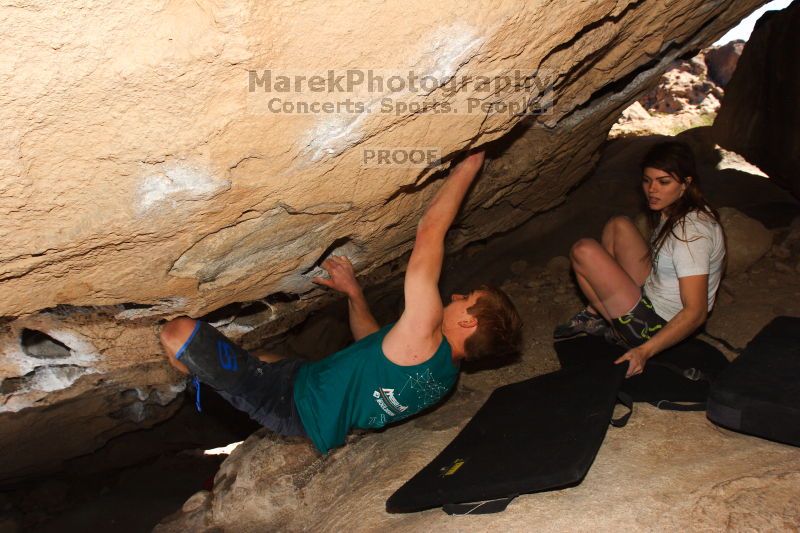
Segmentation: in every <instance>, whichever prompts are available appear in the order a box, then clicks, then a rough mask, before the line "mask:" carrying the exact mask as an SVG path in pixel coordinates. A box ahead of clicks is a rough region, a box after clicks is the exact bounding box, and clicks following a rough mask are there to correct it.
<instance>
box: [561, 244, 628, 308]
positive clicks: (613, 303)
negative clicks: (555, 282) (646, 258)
mask: <svg viewBox="0 0 800 533" xmlns="http://www.w3.org/2000/svg"><path fill="white" fill-rule="evenodd" d="M570 258H571V259H572V267H573V268H574V270H575V276H576V278H577V279H578V284H579V285H580V287H581V290H582V291H583V293H584V295H586V298H587V299H588V300H589V304H590V305H591V306H592V307H593V308H594V309H596V310H597V311H598V312H599V313H600V314H601V315H603V317H604V318H605V319H606V320H609V321H610V320H611V319H614V318H617V317H620V316H622V315H624V314H625V313H627V312H628V311H630V310H631V309H632V308H633V307H634V306H635V305H636V303H637V302H638V301H639V298H641V290H640V289H639V284H638V283H637V282H636V281H634V280H633V279H632V278H631V276H630V275H629V274H628V273H627V272H626V271H625V270H624V269H623V268H622V266H621V265H620V264H619V263H618V262H617V260H616V259H615V258H614V257H612V256H611V254H609V253H608V251H607V250H606V249H605V248H604V247H603V246H602V245H601V244H600V243H599V242H597V241H596V240H594V239H580V240H579V241H578V242H576V243H575V244H574V245H573V246H572V250H571V251H570Z"/></svg>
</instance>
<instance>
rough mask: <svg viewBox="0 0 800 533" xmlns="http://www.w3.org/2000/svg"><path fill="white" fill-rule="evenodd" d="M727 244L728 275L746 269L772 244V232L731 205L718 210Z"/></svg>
mask: <svg viewBox="0 0 800 533" xmlns="http://www.w3.org/2000/svg"><path fill="white" fill-rule="evenodd" d="M719 215H720V219H721V222H722V227H723V228H724V229H725V237H726V240H727V246H728V255H727V261H728V264H727V270H726V272H727V273H728V275H735V274H739V273H742V272H745V271H747V269H748V268H750V267H751V266H753V265H754V264H755V262H756V261H758V260H759V259H761V258H762V257H764V255H765V254H766V253H767V252H768V251H769V249H770V247H771V246H772V239H773V235H772V232H771V231H769V230H768V229H767V228H765V227H764V225H763V224H761V223H760V222H758V221H757V220H754V219H752V218H750V217H748V216H747V215H745V214H743V213H741V212H739V211H737V210H736V209H734V208H732V207H723V208H721V209H720V210H719Z"/></svg>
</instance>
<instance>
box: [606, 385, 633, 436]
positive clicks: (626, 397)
mask: <svg viewBox="0 0 800 533" xmlns="http://www.w3.org/2000/svg"><path fill="white" fill-rule="evenodd" d="M617 401H618V402H619V403H621V404H622V405H624V406H625V407H627V408H628V412H627V413H625V414H624V415H622V416H620V417H617V418H612V419H611V425H612V426H614V427H615V428H623V427H625V425H626V424H627V423H628V420H629V419H630V417H631V415H632V414H633V398H632V397H631V395H630V394H628V393H627V392H622V391H619V392H617Z"/></svg>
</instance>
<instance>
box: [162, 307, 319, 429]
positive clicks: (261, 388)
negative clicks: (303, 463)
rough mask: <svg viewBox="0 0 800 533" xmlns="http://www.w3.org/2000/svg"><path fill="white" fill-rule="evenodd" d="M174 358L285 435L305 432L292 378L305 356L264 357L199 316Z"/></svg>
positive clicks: (234, 404)
mask: <svg viewBox="0 0 800 533" xmlns="http://www.w3.org/2000/svg"><path fill="white" fill-rule="evenodd" d="M175 358H176V359H178V360H180V362H181V363H183V364H184V365H186V366H187V367H188V368H189V371H190V372H191V373H192V375H194V376H195V377H196V378H197V379H199V380H200V381H201V382H203V383H205V384H206V385H209V386H210V387H212V388H213V389H215V390H216V391H217V392H218V393H219V395H220V396H222V397H223V398H225V399H226V400H227V401H228V402H229V403H230V404H231V405H233V406H234V407H236V408H237V409H239V410H240V411H244V412H245V413H247V414H248V415H249V416H250V418H252V419H253V420H255V421H256V422H258V423H259V424H261V425H262V426H264V427H266V428H268V429H271V430H272V431H274V432H276V433H279V434H281V435H285V436H294V435H303V436H305V434H306V432H305V430H304V429H303V423H302V422H301V421H300V415H299V414H298V413H297V408H296V407H295V404H294V378H295V375H296V374H297V370H298V369H299V368H300V365H302V364H303V363H302V361H300V360H297V359H283V360H281V361H277V362H275V363H265V362H263V361H261V360H259V359H258V358H256V357H253V356H252V355H250V354H249V353H248V352H247V350H245V349H243V348H241V347H239V346H237V345H236V344H235V343H234V342H233V341H231V340H230V339H228V338H227V337H226V336H225V335H223V334H222V333H220V332H219V331H217V329H216V328H214V327H213V326H211V325H209V324H207V323H205V322H200V321H199V320H198V321H197V323H196V324H195V327H194V330H193V331H192V334H191V335H190V336H189V338H188V339H187V340H186V342H185V343H184V344H183V346H182V347H181V349H180V350H178V353H177V354H175Z"/></svg>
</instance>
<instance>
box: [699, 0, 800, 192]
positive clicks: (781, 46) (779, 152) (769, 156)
mask: <svg viewBox="0 0 800 533" xmlns="http://www.w3.org/2000/svg"><path fill="white" fill-rule="evenodd" d="M798 31H800V3H798V2H794V3H792V4H791V5H790V6H789V7H787V8H786V9H784V10H782V11H768V12H767V13H765V14H764V15H763V16H762V17H761V18H760V19H759V21H758V23H757V24H756V28H755V30H754V31H753V33H752V35H751V36H750V39H749V40H748V42H747V46H745V47H744V50H743V51H742V56H741V58H740V59H739V62H738V65H737V67H736V71H735V72H734V74H733V77H732V78H731V80H730V83H729V84H728V86H727V87H726V91H725V100H724V103H723V105H722V107H721V108H720V111H719V115H718V117H717V120H716V122H715V123H714V135H715V138H716V139H717V142H718V143H719V144H720V145H721V146H722V147H724V148H727V149H729V150H733V151H734V152H737V153H739V154H741V155H743V156H744V157H745V158H747V160H748V161H750V162H751V163H753V164H755V165H756V166H758V168H760V169H761V170H763V171H764V172H766V173H767V175H769V177H770V178H771V179H772V180H774V181H775V182H776V183H778V184H779V185H781V186H782V187H785V188H786V189H788V190H789V191H791V192H792V194H794V196H795V197H797V198H800V175H799V174H798V170H797V169H799V168H800V132H798V128H797V124H799V123H800V107H799V106H798V105H797V103H796V101H797V95H798V94H800V69H798V68H797V58H798V57H799V56H800V39H798V38H797V34H798Z"/></svg>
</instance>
